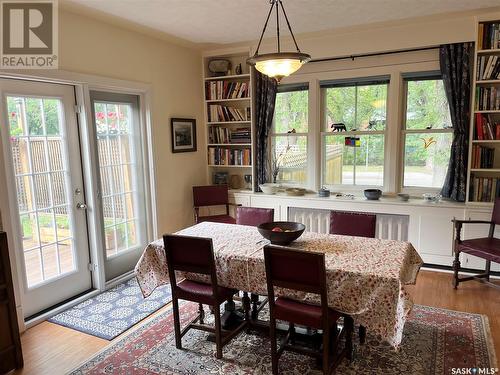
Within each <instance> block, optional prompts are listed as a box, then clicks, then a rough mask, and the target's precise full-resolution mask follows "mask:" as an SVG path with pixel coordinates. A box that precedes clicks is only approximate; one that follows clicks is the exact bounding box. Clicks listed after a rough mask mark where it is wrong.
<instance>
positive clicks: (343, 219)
mask: <svg viewBox="0 0 500 375" xmlns="http://www.w3.org/2000/svg"><path fill="white" fill-rule="evenodd" d="M376 227H377V216H376V215H374V214H369V213H365V212H348V211H331V212H330V234H340V235H342V236H356V237H368V238H375V231H376ZM365 340H366V328H365V327H364V326H359V342H360V343H361V344H364V343H365Z"/></svg>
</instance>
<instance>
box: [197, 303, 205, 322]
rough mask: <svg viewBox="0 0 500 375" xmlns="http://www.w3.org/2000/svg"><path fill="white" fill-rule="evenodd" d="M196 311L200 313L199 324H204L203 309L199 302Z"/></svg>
mask: <svg viewBox="0 0 500 375" xmlns="http://www.w3.org/2000/svg"><path fill="white" fill-rule="evenodd" d="M198 312H199V313H200V324H205V322H204V320H205V311H204V310H203V305H202V304H201V303H199V304H198Z"/></svg>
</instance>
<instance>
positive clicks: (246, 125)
mask: <svg viewBox="0 0 500 375" xmlns="http://www.w3.org/2000/svg"><path fill="white" fill-rule="evenodd" d="M248 57H249V53H248V52H239V53H238V52H236V53H230V54H217V55H210V56H204V57H203V95H204V107H205V108H204V111H205V125H206V134H207V166H208V167H207V168H208V179H209V182H210V183H217V182H218V180H219V181H220V178H221V177H223V174H224V173H225V174H227V181H228V184H229V185H230V186H231V187H232V188H235V189H237V190H252V186H253V184H252V183H248V182H245V175H251V179H252V181H253V179H254V173H253V169H254V168H253V158H254V152H253V134H254V125H253V124H254V121H253V120H254V119H253V117H254V116H253V114H254V110H253V100H252V74H251V71H250V69H249V66H248V65H247V64H246V59H247V58H248ZM214 60H225V61H228V62H229V67H228V69H227V71H226V72H224V73H213V72H212V71H211V69H210V62H211V61H212V62H213V61H214ZM224 64H225V63H224V62H223V61H221V62H219V66H223V65H224ZM240 69H241V71H240ZM235 184H236V185H238V186H235Z"/></svg>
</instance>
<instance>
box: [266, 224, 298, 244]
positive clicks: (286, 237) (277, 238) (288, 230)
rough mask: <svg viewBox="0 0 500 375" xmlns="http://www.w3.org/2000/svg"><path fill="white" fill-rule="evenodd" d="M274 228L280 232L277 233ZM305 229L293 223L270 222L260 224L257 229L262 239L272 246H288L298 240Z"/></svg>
mask: <svg viewBox="0 0 500 375" xmlns="http://www.w3.org/2000/svg"><path fill="white" fill-rule="evenodd" d="M276 228H279V229H280V230H281V231H277V230H276ZM273 229H274V231H273ZM305 229H306V226H305V225H304V224H302V223H294V222H293V221H271V222H269V223H262V224H260V225H259V226H258V227H257V230H258V231H259V233H260V234H261V235H262V237H264V238H266V239H268V240H269V241H271V243H272V244H274V245H288V244H289V243H291V242H293V241H295V240H296V239H297V238H299V237H300V236H301V235H302V233H303V232H304V230H305Z"/></svg>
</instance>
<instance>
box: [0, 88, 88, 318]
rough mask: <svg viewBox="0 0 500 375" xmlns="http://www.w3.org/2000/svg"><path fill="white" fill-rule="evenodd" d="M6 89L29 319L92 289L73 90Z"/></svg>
mask: <svg viewBox="0 0 500 375" xmlns="http://www.w3.org/2000/svg"><path fill="white" fill-rule="evenodd" d="M0 83H1V88H2V91H3V99H4V108H3V109H4V112H5V114H6V116H7V124H8V126H7V129H3V134H2V137H3V136H4V134H5V133H7V135H8V137H6V140H7V141H8V142H4V146H3V147H6V148H7V149H8V150H9V152H10V156H11V160H10V161H11V164H10V165H11V174H10V175H11V176H12V183H11V189H12V190H13V192H14V194H13V195H14V196H15V197H16V198H17V199H16V201H15V202H16V203H17V205H16V207H15V209H16V214H17V215H15V216H17V217H18V235H19V238H18V240H19V241H18V247H19V250H20V251H21V254H22V261H23V265H24V273H25V275H24V276H25V278H24V279H25V280H24V282H25V285H24V290H25V293H24V295H25V298H24V301H23V310H24V314H25V316H29V315H32V314H34V313H36V312H38V311H40V310H42V309H44V308H46V307H50V306H52V305H54V304H56V303H58V302H60V301H63V300H65V299H67V298H70V297H72V296H74V295H76V294H78V293H80V292H82V291H85V290H87V289H89V288H90V287H91V283H90V272H89V270H88V266H87V265H88V262H89V249H88V240H87V227H86V216H85V210H84V208H85V201H84V189H83V181H82V173H81V165H80V152H79V138H78V128H77V123H76V116H75V113H74V89H73V87H71V86H65V85H54V84H47V83H34V82H27V81H14V80H0ZM6 143H8V145H7V146H6ZM8 175H9V174H8ZM78 207H80V208H83V209H80V210H79V209H78Z"/></svg>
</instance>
